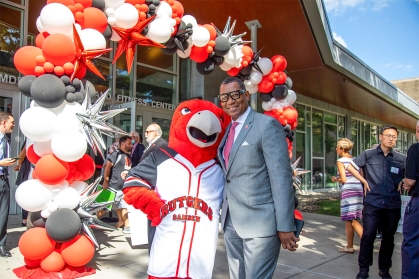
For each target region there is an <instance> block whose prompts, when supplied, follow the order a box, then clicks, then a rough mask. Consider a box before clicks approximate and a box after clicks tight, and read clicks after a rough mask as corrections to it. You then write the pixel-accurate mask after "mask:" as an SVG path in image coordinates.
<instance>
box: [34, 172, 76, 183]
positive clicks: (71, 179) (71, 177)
mask: <svg viewBox="0 0 419 279" xmlns="http://www.w3.org/2000/svg"><path fill="white" fill-rule="evenodd" d="M32 176H33V174H32ZM65 180H67V182H68V184H71V183H73V182H74V177H73V174H72V173H69V174H68V175H67V177H66V179H65Z"/></svg>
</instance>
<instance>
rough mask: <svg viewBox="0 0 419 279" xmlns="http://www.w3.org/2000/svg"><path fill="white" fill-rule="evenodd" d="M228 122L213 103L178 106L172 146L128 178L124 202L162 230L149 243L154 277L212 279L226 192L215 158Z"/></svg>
mask: <svg viewBox="0 0 419 279" xmlns="http://www.w3.org/2000/svg"><path fill="white" fill-rule="evenodd" d="M229 123H230V117H229V116H228V115H226V114H225V113H224V112H223V110H222V109H220V108H218V107H217V106H215V105H214V104H213V103H211V102H208V101H202V100H192V101H186V102H183V103H181V104H179V106H178V107H177V109H176V110H175V112H174V114H173V118H172V124H171V127H170V135H169V147H168V148H161V149H159V150H156V151H154V152H152V153H151V154H149V156H148V157H146V158H145V159H144V160H143V161H141V162H140V163H139V164H138V165H137V166H136V167H135V168H133V169H132V170H131V171H130V173H129V174H128V177H127V179H126V181H125V184H124V189H123V191H124V194H125V197H124V199H125V201H126V202H127V203H128V204H131V205H133V206H134V207H135V208H137V209H140V210H141V211H143V212H144V213H145V214H147V217H148V218H149V219H150V220H151V221H152V225H154V226H157V227H156V232H155V234H154V238H153V240H152V243H149V247H151V248H150V260H149V266H148V274H149V276H150V278H194V279H199V278H211V276H212V269H213V266H214V258H215V251H216V246H217V239H218V223H219V211H220V208H221V202H222V194H223V188H224V175H223V171H222V169H221V167H220V166H219V164H218V163H217V161H216V156H217V148H218V145H219V144H220V142H221V139H222V138H223V135H224V133H225V129H226V128H227V126H228V124H229Z"/></svg>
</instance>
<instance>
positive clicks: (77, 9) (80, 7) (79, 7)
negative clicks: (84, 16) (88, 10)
mask: <svg viewBox="0 0 419 279" xmlns="http://www.w3.org/2000/svg"><path fill="white" fill-rule="evenodd" d="M74 8H76V11H78V12H83V10H84V7H83V5H82V4H80V3H77V4H74Z"/></svg>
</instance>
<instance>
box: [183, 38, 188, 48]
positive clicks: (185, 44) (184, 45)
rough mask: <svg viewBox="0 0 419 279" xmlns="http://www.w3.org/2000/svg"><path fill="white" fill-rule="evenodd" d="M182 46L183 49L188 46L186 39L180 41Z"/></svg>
mask: <svg viewBox="0 0 419 279" xmlns="http://www.w3.org/2000/svg"><path fill="white" fill-rule="evenodd" d="M182 47H183V49H184V50H185V49H188V47H189V43H188V41H186V40H185V41H183V42H182Z"/></svg>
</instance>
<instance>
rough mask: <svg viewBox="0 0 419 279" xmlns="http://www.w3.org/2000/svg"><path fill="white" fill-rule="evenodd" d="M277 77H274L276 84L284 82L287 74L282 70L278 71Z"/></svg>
mask: <svg viewBox="0 0 419 279" xmlns="http://www.w3.org/2000/svg"><path fill="white" fill-rule="evenodd" d="M277 74H278V77H277V78H276V84H284V83H285V81H286V80H287V74H285V73H284V72H278V73H277Z"/></svg>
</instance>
